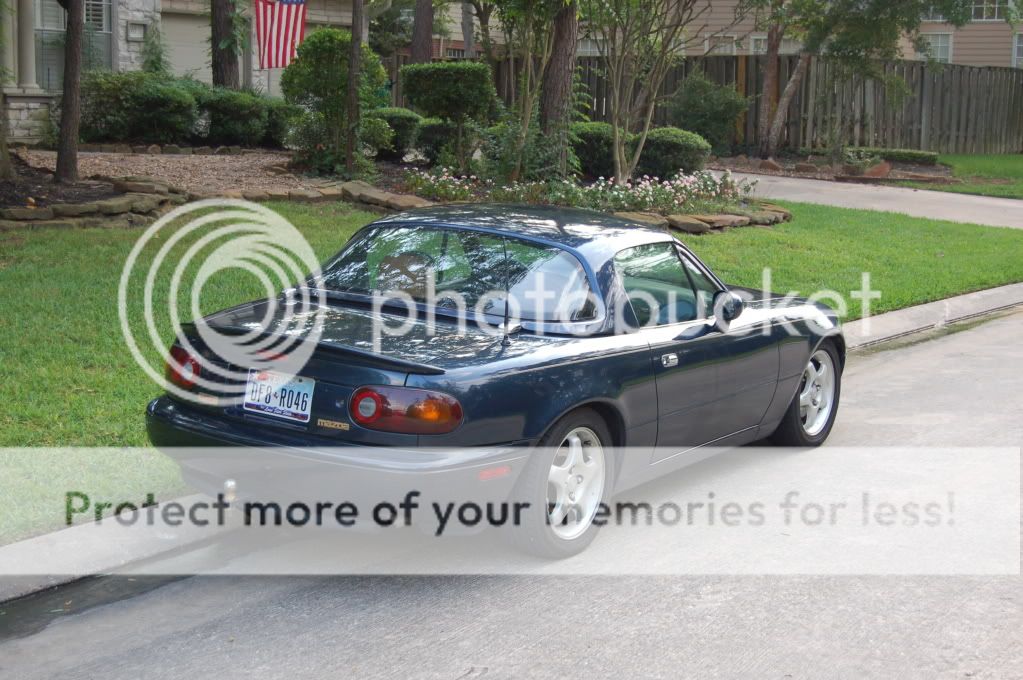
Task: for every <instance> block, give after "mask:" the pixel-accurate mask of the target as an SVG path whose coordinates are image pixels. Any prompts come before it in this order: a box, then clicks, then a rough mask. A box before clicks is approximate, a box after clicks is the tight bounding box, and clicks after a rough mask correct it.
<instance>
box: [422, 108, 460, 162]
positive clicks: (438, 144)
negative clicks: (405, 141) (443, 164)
mask: <svg viewBox="0 0 1023 680" xmlns="http://www.w3.org/2000/svg"><path fill="white" fill-rule="evenodd" d="M455 136H456V130H455V125H454V123H450V122H448V121H446V120H441V119H439V118H424V119H423V121H422V122H421V123H420V124H419V134H418V135H417V136H416V148H417V149H418V150H419V153H421V154H423V156H424V157H425V158H426V162H427V163H429V164H430V165H436V164H437V162H438V161H439V160H440V159H441V156H443V155H444V153H445V151H447V152H448V153H451V147H452V146H453V145H454V143H455Z"/></svg>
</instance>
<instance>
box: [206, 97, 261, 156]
mask: <svg viewBox="0 0 1023 680" xmlns="http://www.w3.org/2000/svg"><path fill="white" fill-rule="evenodd" d="M199 107H200V109H201V111H202V112H203V113H204V114H206V115H208V116H209V129H208V131H207V132H206V143H207V144H212V145H222V146H232V145H239V146H257V145H259V144H260V143H261V142H262V141H263V137H264V135H265V134H266V125H267V107H266V101H265V100H264V99H263V98H262V97H259V96H257V95H254V94H252V93H251V92H244V91H241V90H229V89H227V88H224V87H213V88H210V89H209V91H208V92H207V93H206V94H205V95H204V96H203V97H202V98H201V99H200V100H199Z"/></svg>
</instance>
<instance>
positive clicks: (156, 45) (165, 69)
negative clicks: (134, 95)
mask: <svg viewBox="0 0 1023 680" xmlns="http://www.w3.org/2000/svg"><path fill="white" fill-rule="evenodd" d="M142 70H143V71H146V72H147V73H159V74H164V75H166V74H168V73H170V70H171V63H170V58H168V57H167V45H166V44H165V43H164V42H163V35H162V34H161V33H160V29H159V28H157V27H156V26H149V27H147V29H146V37H145V39H144V40H143V42H142Z"/></svg>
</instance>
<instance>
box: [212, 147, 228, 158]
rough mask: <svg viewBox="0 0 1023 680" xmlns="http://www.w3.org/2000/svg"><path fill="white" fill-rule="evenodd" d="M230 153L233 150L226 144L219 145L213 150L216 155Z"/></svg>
mask: <svg viewBox="0 0 1023 680" xmlns="http://www.w3.org/2000/svg"><path fill="white" fill-rule="evenodd" d="M228 153H231V152H230V150H228V148H227V147H226V146H218V147H217V148H216V149H214V150H213V155H214V156H222V155H224V154H228Z"/></svg>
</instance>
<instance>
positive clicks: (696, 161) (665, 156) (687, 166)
mask: <svg viewBox="0 0 1023 680" xmlns="http://www.w3.org/2000/svg"><path fill="white" fill-rule="evenodd" d="M630 146H631V144H630ZM709 155H710V144H708V143H707V140H706V139H704V138H703V137H701V136H700V135H698V134H696V133H695V132H688V131H686V130H680V129H678V128H675V127H662V128H655V129H653V130H651V131H650V132H649V133H648V134H647V138H646V143H645V144H644V145H643V151H642V153H641V154H640V157H639V165H637V166H636V172H637V173H638V174H640V175H649V176H651V177H660V178H661V179H668V178H669V177H672V176H674V175H676V174H678V173H679V172H683V173H687V174H688V173H691V172H696V171H697V170H702V169H703V164H704V163H705V162H706V161H707V156H709Z"/></svg>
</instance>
